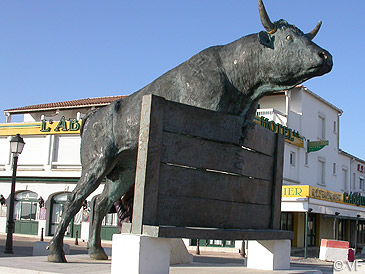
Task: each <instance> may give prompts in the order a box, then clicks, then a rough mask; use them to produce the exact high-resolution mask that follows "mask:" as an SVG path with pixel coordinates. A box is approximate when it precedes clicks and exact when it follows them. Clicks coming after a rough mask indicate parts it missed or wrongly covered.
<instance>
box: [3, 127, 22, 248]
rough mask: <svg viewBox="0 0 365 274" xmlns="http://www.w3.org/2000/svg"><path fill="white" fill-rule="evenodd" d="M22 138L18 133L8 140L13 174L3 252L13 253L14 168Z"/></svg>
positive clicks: (16, 163)
mask: <svg viewBox="0 0 365 274" xmlns="http://www.w3.org/2000/svg"><path fill="white" fill-rule="evenodd" d="M24 144H25V143H24V140H23V138H22V137H20V135H19V134H17V135H16V136H14V137H12V138H11V140H10V150H11V153H13V176H12V178H11V192H10V203H9V211H8V226H7V228H8V229H7V235H6V246H5V251H4V253H8V254H13V253H14V252H13V232H14V199H15V182H16V170H17V167H18V157H19V154H21V153H22V151H23V147H24Z"/></svg>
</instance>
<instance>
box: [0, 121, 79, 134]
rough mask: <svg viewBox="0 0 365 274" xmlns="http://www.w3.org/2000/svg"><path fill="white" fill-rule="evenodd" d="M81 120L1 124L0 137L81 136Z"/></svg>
mask: <svg viewBox="0 0 365 274" xmlns="http://www.w3.org/2000/svg"><path fill="white" fill-rule="evenodd" d="M81 123H82V121H81V120H76V119H74V118H71V119H68V120H66V119H65V117H62V118H61V119H60V121H52V120H49V121H47V120H42V121H41V122H36V123H8V124H0V136H13V135H16V134H18V133H19V134H20V135H48V134H80V130H81Z"/></svg>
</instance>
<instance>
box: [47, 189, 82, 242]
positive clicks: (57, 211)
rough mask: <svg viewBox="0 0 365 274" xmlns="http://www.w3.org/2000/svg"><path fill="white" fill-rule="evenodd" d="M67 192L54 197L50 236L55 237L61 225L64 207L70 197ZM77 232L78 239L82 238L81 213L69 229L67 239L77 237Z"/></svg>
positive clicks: (66, 234)
mask: <svg viewBox="0 0 365 274" xmlns="http://www.w3.org/2000/svg"><path fill="white" fill-rule="evenodd" d="M68 194H69V193H67V192H65V193H60V194H57V195H54V196H53V197H52V200H51V222H50V230H49V231H50V233H49V234H50V236H53V235H54V233H55V232H56V229H57V226H58V225H59V223H60V221H61V218H62V214H63V212H64V207H65V204H66V201H67V197H68ZM76 231H77V232H78V237H80V236H81V212H79V213H77V214H76V216H75V217H74V218H73V219H72V220H71V222H70V224H69V225H68V227H67V230H66V233H65V237H71V238H75V237H76Z"/></svg>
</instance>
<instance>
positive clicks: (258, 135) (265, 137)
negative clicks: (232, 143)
mask: <svg viewBox="0 0 365 274" xmlns="http://www.w3.org/2000/svg"><path fill="white" fill-rule="evenodd" d="M248 126H249V127H250V128H251V129H250V130H249V131H248V133H247V137H246V139H245V140H244V141H243V143H242V145H243V146H247V147H249V148H252V149H254V150H255V151H257V152H260V153H264V154H266V155H274V153H275V146H276V142H275V140H276V139H275V135H276V134H275V133H274V132H272V131H270V130H268V129H266V128H264V127H262V126H260V125H257V124H255V123H254V122H251V123H250V124H249V125H248Z"/></svg>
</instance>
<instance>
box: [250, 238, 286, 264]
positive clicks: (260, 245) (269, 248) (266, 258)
mask: <svg viewBox="0 0 365 274" xmlns="http://www.w3.org/2000/svg"><path fill="white" fill-rule="evenodd" d="M290 249H291V247H290V240H265V241H248V254H247V255H248V256H247V268H253V269H261V270H286V269H290Z"/></svg>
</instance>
